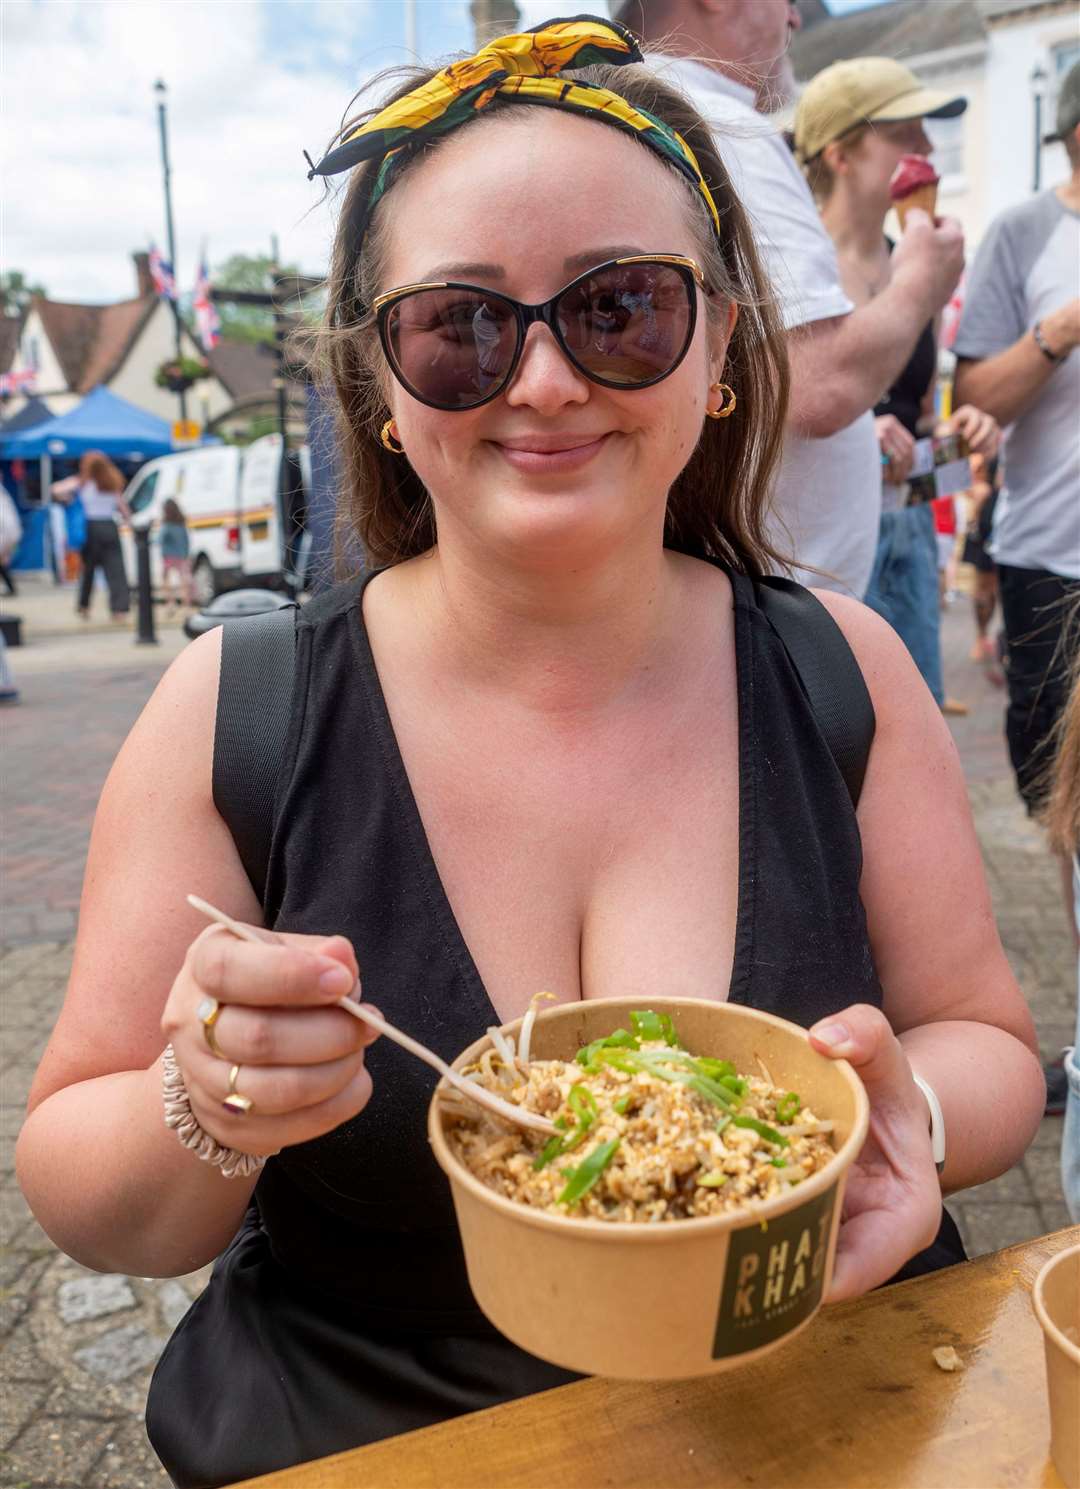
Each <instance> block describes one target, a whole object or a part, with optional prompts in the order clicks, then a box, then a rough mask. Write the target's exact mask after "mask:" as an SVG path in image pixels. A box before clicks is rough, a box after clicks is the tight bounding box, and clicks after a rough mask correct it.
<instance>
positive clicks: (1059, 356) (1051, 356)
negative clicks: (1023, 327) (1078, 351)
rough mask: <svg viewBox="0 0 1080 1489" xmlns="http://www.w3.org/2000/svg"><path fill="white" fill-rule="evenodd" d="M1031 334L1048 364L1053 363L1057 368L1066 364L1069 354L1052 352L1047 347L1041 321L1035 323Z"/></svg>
mask: <svg viewBox="0 0 1080 1489" xmlns="http://www.w3.org/2000/svg"><path fill="white" fill-rule="evenodd" d="M1031 334H1032V336H1033V337H1034V338H1035V345H1036V346H1037V347H1038V348H1039V350H1040V351H1041V352H1042V354H1043V356H1044V357H1045V358H1046V360H1047V361H1048V362H1052V363H1053V365H1054V366H1055V367H1058V366H1060V365H1061V363H1062V362H1064V360H1065V358H1066V357H1067V356H1068V355H1069V354H1068V352H1052V351H1051V350H1050V347H1049V346H1048V345H1047V341H1046V337H1045V336H1044V335H1043V331H1042V322H1041V321H1036V322H1035V324H1034V325H1033V326H1032V328H1031Z"/></svg>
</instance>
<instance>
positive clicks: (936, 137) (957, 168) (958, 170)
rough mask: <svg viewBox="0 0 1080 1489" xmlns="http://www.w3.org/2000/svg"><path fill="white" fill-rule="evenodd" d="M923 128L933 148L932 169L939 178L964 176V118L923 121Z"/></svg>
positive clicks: (960, 115) (960, 116)
mask: <svg viewBox="0 0 1080 1489" xmlns="http://www.w3.org/2000/svg"><path fill="white" fill-rule="evenodd" d="M923 127H924V128H925V130H926V133H927V135H928V136H929V138H930V143H931V144H932V145H933V147H934V157H933V159H934V167H935V169H936V171H937V173H938V175H939V176H962V175H963V174H964V116H963V114H958V115H957V117H956V118H955V119H924V120H923Z"/></svg>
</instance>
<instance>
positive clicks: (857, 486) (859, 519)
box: [616, 0, 963, 599]
mask: <svg viewBox="0 0 1080 1489" xmlns="http://www.w3.org/2000/svg"><path fill="white" fill-rule="evenodd" d="M616 15H617V19H618V20H619V21H621V22H622V24H623V25H625V26H627V27H628V28H629V29H630V30H631V31H633V32H634V34H635V35H638V36H640V37H642V39H643V40H644V41H645V42H646V43H647V44H649V45H651V46H654V47H659V48H662V50H663V51H665V52H667V53H669V54H671V55H670V57H669V58H664V59H655V60H654V61H653V62H652V64H651V65H653V66H654V67H655V68H656V70H657V72H658V74H659V75H660V76H661V77H663V78H665V79H666V80H667V81H669V82H672V83H675V84H677V85H678V86H680V87H681V88H682V89H683V91H684V92H686V93H687V94H689V96H690V98H691V99H692V100H693V102H694V104H695V105H696V107H697V109H698V111H699V113H701V115H702V116H703V118H704V119H705V120H706V122H707V123H709V124H710V125H711V126H712V127H713V129H714V130H715V133H716V137H717V142H718V144H719V146H720V154H721V156H722V158H723V161H724V164H725V166H726V167H727V169H728V172H729V174H730V175H731V179H732V185H733V186H734V188H735V190H736V192H737V193H738V195H739V197H740V199H741V201H742V203H743V205H744V206H745V207H746V209H747V211H748V212H749V214H750V218H751V221H752V222H753V224H754V228H755V237H756V239H757V244H758V247H759V249H760V250H761V253H762V257H763V259H764V263H765V267H766V269H767V271H768V273H769V275H770V277H771V279H772V283H773V288H774V290H775V292H776V296H777V299H778V302H779V305H780V310H781V315H782V318H783V321H784V326H785V328H786V330H787V332H788V354H789V357H790V361H791V405H790V409H789V414H788V425H787V438H786V440H785V444H784V457H783V461H782V463H781V467H780V474H779V477H778V480H777V486H776V493H775V498H774V507H773V520H772V527H771V534H770V535H771V537H772V539H773V543H774V546H775V547H777V548H778V549H779V550H780V551H781V552H786V553H792V554H794V557H795V560H796V563H797V564H798V565H799V568H798V569H797V570H796V577H798V578H799V579H801V580H802V581H803V582H804V583H806V584H814V585H817V586H819V587H824V588H830V589H839V590H843V591H845V592H847V593H849V594H853V595H856V596H857V597H858V598H860V599H861V598H862V595H863V594H864V592H865V590H866V586H867V584H868V582H869V579H870V572H871V569H872V567H873V562H874V551H875V549H876V547H877V537H878V527H879V523H880V517H881V457H880V454H879V451H878V444H877V439H876V437H875V434H874V420H873V416H872V414H871V412H870V411H871V409H872V408H873V407H874V405H875V403H876V402H877V401H878V399H879V398H880V397H881V395H882V393H883V391H884V390H885V389H886V388H889V387H891V386H892V384H893V382H894V381H895V379H896V376H897V374H898V373H899V372H900V371H901V369H902V368H903V367H904V366H906V364H907V361H908V359H909V357H910V356H911V353H912V351H913V349H914V346H915V342H916V340H917V338H918V336H919V335H920V333H921V332H922V329H923V327H924V326H925V325H926V323H927V322H928V321H929V320H931V319H932V318H933V316H934V315H935V314H936V313H937V311H938V310H940V309H941V307H942V306H943V305H944V304H945V303H946V301H947V300H948V298H949V296H950V294H951V293H952V290H953V287H954V285H955V284H956V282H957V280H958V279H959V277H960V272H961V269H962V267H963V237H962V234H961V232H960V229H959V227H958V226H957V225H956V224H955V223H952V222H948V221H946V222H943V223H941V225H940V226H935V225H934V224H933V223H932V222H931V221H930V219H929V218H928V217H926V216H925V215H924V214H919V213H916V214H915V217H916V219H918V220H917V221H915V222H913V223H912V224H911V225H909V227H908V230H907V232H905V233H904V235H903V237H902V238H901V240H900V242H899V244H898V245H897V248H896V253H895V255H894V258H893V275H892V279H891V281H890V283H889V285H888V286H887V287H886V288H885V289H884V290H882V291H881V293H880V294H879V295H878V296H877V297H876V298H875V299H873V300H871V301H870V303H869V304H868V305H865V306H863V307H862V308H860V309H858V310H855V309H854V308H853V306H852V303H851V301H850V300H849V299H848V297H847V295H846V294H845V293H844V291H843V289H842V287H841V285H840V276H839V272H838V269H837V263H836V250H835V249H834V247H833V244H832V240H831V239H830V238H829V236H828V234H827V233H826V232H825V229H824V228H823V227H822V225H821V222H820V219H819V217H818V214H817V209H816V207H815V206H814V199H813V197H812V196H811V194H810V189H809V187H808V186H807V184H806V182H805V180H804V179H803V176H802V172H801V171H800V170H799V167H798V166H797V165H796V163H795V160H794V158H793V156H792V154H791V152H790V150H789V149H788V147H787V144H786V143H785V141H784V139H783V136H782V135H781V134H780V131H779V130H778V129H777V128H776V126H775V125H772V124H770V123H769V122H768V121H766V120H764V119H762V117H761V112H762V111H764V110H765V109H766V108H770V107H772V108H775V107H779V105H780V104H782V103H783V102H784V101H785V100H786V98H787V97H790V96H791V94H792V93H793V91H794V84H793V79H792V74H791V66H790V62H789V60H788V57H787V46H788V41H789V38H790V33H791V31H792V30H795V29H797V28H798V26H799V15H798V11H797V10H796V8H795V6H794V5H792V4H789V3H788V0H626V3H625V4H623V5H622V6H621V7H619V8H618V10H617V13H616ZM690 143H691V144H693V141H692V140H691V142H690ZM737 391H738V390H737V389H736V392H737ZM810 569H822V570H824V571H825V575H824V576H822V575H818V574H815V573H810V572H808V570H810Z"/></svg>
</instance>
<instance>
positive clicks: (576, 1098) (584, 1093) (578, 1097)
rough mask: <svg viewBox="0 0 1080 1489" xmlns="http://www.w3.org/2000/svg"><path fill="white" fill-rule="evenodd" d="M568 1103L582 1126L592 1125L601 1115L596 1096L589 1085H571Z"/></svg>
mask: <svg viewBox="0 0 1080 1489" xmlns="http://www.w3.org/2000/svg"><path fill="white" fill-rule="evenodd" d="M566 1100H567V1104H568V1105H569V1107H570V1110H571V1111H572V1112H573V1114H574V1116H575V1117H576V1118H577V1119H578V1124H579V1125H580V1126H582V1127H591V1126H592V1124H593V1123H594V1122H595V1121H596V1119H597V1117H598V1116H599V1115H600V1108H599V1107H598V1106H597V1104H596V1097H595V1096H594V1095H593V1093H592V1092H591V1091H590V1090H589V1088H588V1086H583V1085H578V1086H571V1087H570V1094H569V1095H568V1096H567V1098H566Z"/></svg>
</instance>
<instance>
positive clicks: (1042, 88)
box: [1030, 62, 1046, 191]
mask: <svg viewBox="0 0 1080 1489" xmlns="http://www.w3.org/2000/svg"><path fill="white" fill-rule="evenodd" d="M1030 82H1031V95H1032V97H1033V98H1034V100H1035V156H1034V169H1033V170H1032V185H1031V189H1032V191H1038V189H1039V186H1040V185H1041V183H1042V106H1043V98H1044V97H1045V96H1046V72H1045V70H1044V68H1043V67H1042V64H1041V63H1039V62H1036V64H1035V66H1034V67H1033V68H1032V69H1031V79H1030Z"/></svg>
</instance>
